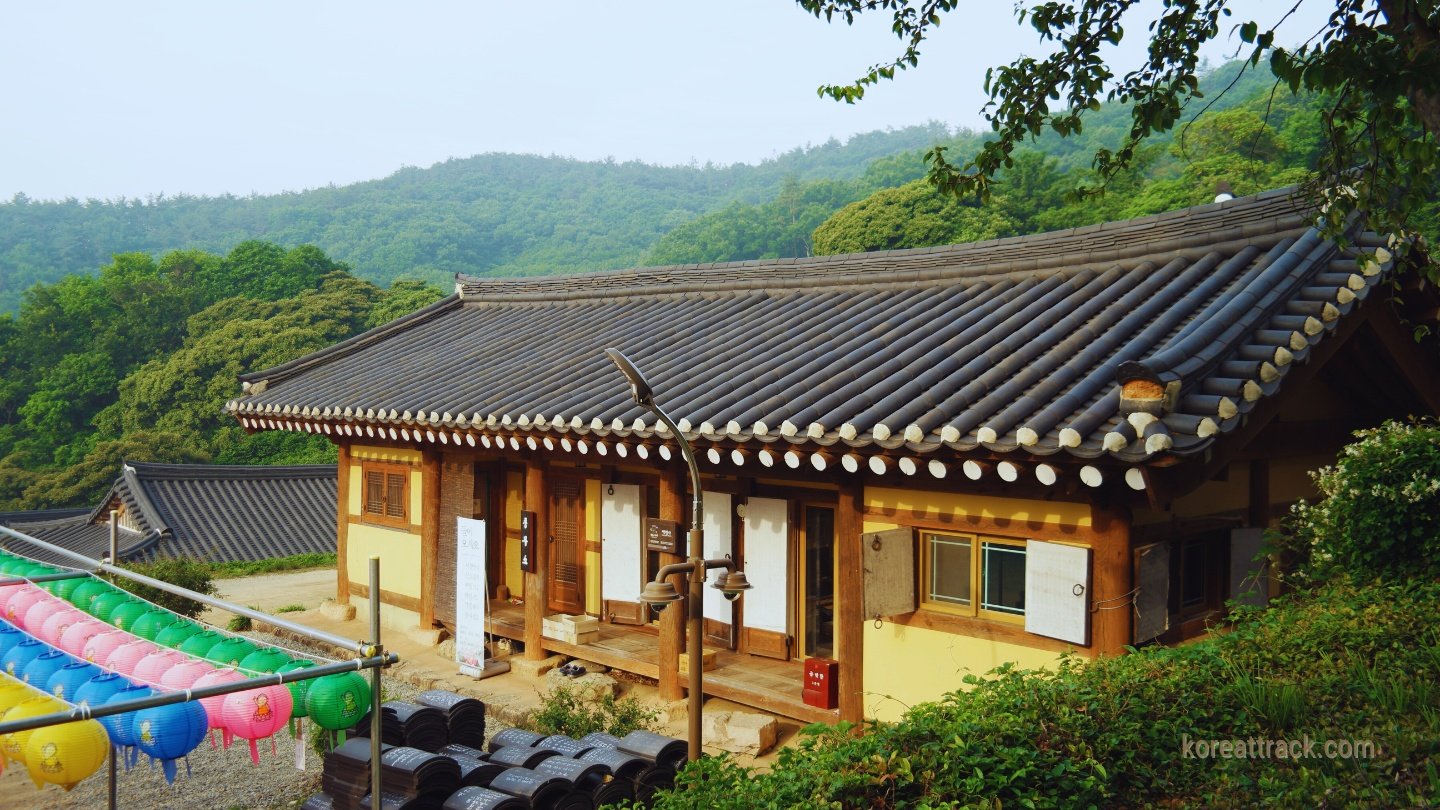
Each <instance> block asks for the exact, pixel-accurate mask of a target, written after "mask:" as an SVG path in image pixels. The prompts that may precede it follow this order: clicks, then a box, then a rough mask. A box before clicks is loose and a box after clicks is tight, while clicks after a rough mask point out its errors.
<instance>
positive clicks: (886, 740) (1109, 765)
mask: <svg viewBox="0 0 1440 810" xmlns="http://www.w3.org/2000/svg"><path fill="white" fill-rule="evenodd" d="M1436 615H1440V582H1417V581H1410V582H1405V583H1390V584H1384V585H1370V586H1368V587H1360V586H1356V585H1354V584H1351V583H1348V582H1337V583H1332V584H1329V585H1326V586H1324V587H1323V588H1321V589H1319V590H1316V591H1314V592H1304V593H1297V594H1294V595H1291V596H1287V597H1283V598H1281V599H1277V600H1276V601H1275V603H1274V606H1273V607H1272V608H1271V609H1270V610H1268V611H1259V612H1246V613H1243V614H1240V615H1238V617H1237V619H1236V621H1235V623H1234V625H1233V626H1232V627H1231V628H1230V629H1229V631H1228V632H1225V633H1223V634H1217V635H1214V636H1211V637H1209V638H1207V639H1204V640H1201V641H1200V642H1198V643H1195V644H1189V645H1186V646H1183V647H1177V648H1169V647H1149V648H1145V649H1143V650H1140V651H1138V652H1135V653H1133V654H1129V655H1125V656H1121V657H1117V658H1106V659H1101V660H1098V661H1081V660H1080V659H1077V658H1073V657H1071V658H1064V659H1062V661H1061V663H1060V665H1059V667H1058V669H1057V670H1056V671H1038V672H1024V671H1021V670H1018V669H1015V668H1013V667H1002V668H1000V669H998V670H995V671H994V672H993V673H992V677H990V678H989V679H980V678H976V677H974V676H967V680H968V681H969V682H970V685H971V686H972V689H971V690H970V691H968V692H953V693H951V694H949V695H946V696H945V697H944V698H943V699H941V700H939V701H936V702H934V703H924V704H920V705H917V706H915V707H914V708H913V709H911V710H910V711H909V712H907V714H906V715H905V717H904V718H903V720H901V722H898V723H894V724H889V723H874V724H869V725H867V726H866V727H865V729H864V732H865V733H863V734H862V735H859V736H855V735H852V734H851V733H849V729H847V728H845V727H842V726H823V725H816V726H811V727H809V728H807V729H805V730H804V733H803V734H802V736H801V739H800V740H799V742H798V743H797V744H795V745H793V746H790V747H787V748H784V749H782V750H781V751H780V753H779V755H778V757H777V760H776V762H775V763H774V764H773V766H772V767H771V768H770V769H769V770H768V771H761V770H755V769H750V768H747V767H745V766H743V765H741V764H740V763H738V762H736V761H735V760H734V759H732V758H729V757H710V758H706V759H702V760H701V761H700V762H699V763H694V764H691V765H688V766H686V768H685V769H684V770H682V771H681V773H680V774H679V775H678V776H677V779H676V789H675V790H674V791H673V792H666V793H662V794H661V795H660V796H659V797H657V799H656V801H655V802H654V803H653V804H652V806H653V807H655V808H659V809H660V810H680V808H687V809H688V808H694V807H704V808H706V809H707V810H732V809H733V810H742V808H752V807H787V808H788V807H818V808H851V807H857V808H858V807H865V808H900V807H913V808H927V807H928V808H940V807H946V808H959V807H985V808H1001V807H1007V808H1008V807H1031V808H1046V807H1056V808H1058V807H1211V806H1221V807H1236V806H1246V807H1248V806H1270V805H1273V806H1280V807H1429V806H1436V805H1437V804H1440V767H1437V766H1436V765H1435V763H1436V762H1437V761H1440V690H1437V689H1435V688H1432V687H1430V686H1429V685H1430V684H1434V683H1436V682H1437V681H1440V631H1437V630H1436V629H1434V617H1435V616H1436ZM1307 736H1308V737H1309V738H1311V739H1313V740H1318V741H1323V740H1327V739H1328V740H1342V739H1344V740H1359V741H1368V742H1373V743H1374V744H1375V745H1376V746H1377V749H1376V751H1375V754H1376V755H1375V756H1374V757H1372V758H1363V757H1357V758H1351V759H1338V758H1337V759H1327V758H1323V757H1316V758H1311V759H1300V760H1292V759H1279V758H1275V757H1267V758H1216V757H1213V756H1211V757H1206V758H1199V757H1198V756H1196V755H1194V754H1191V755H1190V756H1186V748H1185V741H1186V740H1187V739H1189V740H1192V741H1195V740H1204V741H1209V740H1237V739H1240V740H1249V739H1254V738H1258V739H1267V740H1268V739H1287V740H1288V739H1301V738H1303V737H1307Z"/></svg>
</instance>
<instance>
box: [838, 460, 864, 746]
mask: <svg viewBox="0 0 1440 810" xmlns="http://www.w3.org/2000/svg"><path fill="white" fill-rule="evenodd" d="M864 511H865V498H864V487H862V486H861V484H860V483H859V482H858V481H854V480H846V481H845V482H844V483H842V484H841V485H840V500H839V503H837V504H836V508H835V537H836V539H837V540H838V542H839V544H840V548H839V550H838V558H839V559H838V560H837V562H838V568H839V569H840V577H839V582H837V583H836V588H835V595H836V596H837V597H838V599H837V602H838V604H837V605H836V613H835V642H836V648H837V653H838V655H839V658H840V672H839V688H840V719H841V720H847V721H849V722H852V723H856V724H859V723H860V722H861V721H863V720H864V719H865V704H864V701H863V698H864V694H865V677H864V676H865V667H864V661H865V617H864V616H863V615H862V614H863V612H864V607H865V606H864V603H863V596H862V594H864V589H865V579H864V574H863V571H862V569H863V565H864V559H863V557H862V555H861V551H860V543H861V538H862V535H863V532H864ZM858 727H859V726H858V725H857V728H858Z"/></svg>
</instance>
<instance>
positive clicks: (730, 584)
mask: <svg viewBox="0 0 1440 810" xmlns="http://www.w3.org/2000/svg"><path fill="white" fill-rule="evenodd" d="M710 587H712V588H714V589H715V590H717V591H719V592H720V593H722V594H724V595H725V599H726V600H727V601H730V602H734V601H735V600H736V599H739V598H740V594H742V593H744V592H745V591H748V590H750V589H751V588H753V587H754V586H753V585H751V584H750V580H748V579H746V578H745V572H744V571H723V570H722V571H721V572H720V574H719V575H717V576H716V577H715V584H714V585H711V586H710Z"/></svg>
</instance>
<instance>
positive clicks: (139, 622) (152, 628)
mask: <svg viewBox="0 0 1440 810" xmlns="http://www.w3.org/2000/svg"><path fill="white" fill-rule="evenodd" d="M176 618H177V617H176V616H175V614H174V613H171V612H170V611H168V610H166V609H165V608H158V607H157V608H151V609H150V610H147V611H145V612H144V613H141V614H140V615H139V616H137V617H135V621H134V623H132V624H131V625H130V626H129V627H127V628H126V629H127V630H129V631H130V632H132V633H134V634H135V635H137V636H139V637H140V638H143V639H145V640H147V641H154V640H155V636H156V635H157V634H158V633H159V632H160V631H161V630H163V629H164V628H166V627H169V626H170V625H172V624H174V623H175V619H176Z"/></svg>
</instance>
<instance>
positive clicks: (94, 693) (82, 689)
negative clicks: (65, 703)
mask: <svg viewBox="0 0 1440 810" xmlns="http://www.w3.org/2000/svg"><path fill="white" fill-rule="evenodd" d="M131 686H133V684H131V683H130V681H128V680H126V679H125V676H123V675H120V674H117V673H114V672H102V673H101V674H99V675H95V676H94V677H92V678H91V679H90V680H88V681H86V682H84V683H82V684H80V685H79V686H77V687H75V692H74V696H73V697H69V698H66V700H69V701H70V702H71V703H74V704H76V705H82V704H83V705H85V706H103V705H104V704H105V701H107V700H109V699H110V697H111V696H112V695H114V694H115V693H116V692H119V691H120V690H121V689H129V688H130V687H131ZM106 719H109V718H106ZM101 722H102V723H103V722H104V720H102V721H101ZM106 731H107V733H108V731H109V730H108V729H107V730H106Z"/></svg>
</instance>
